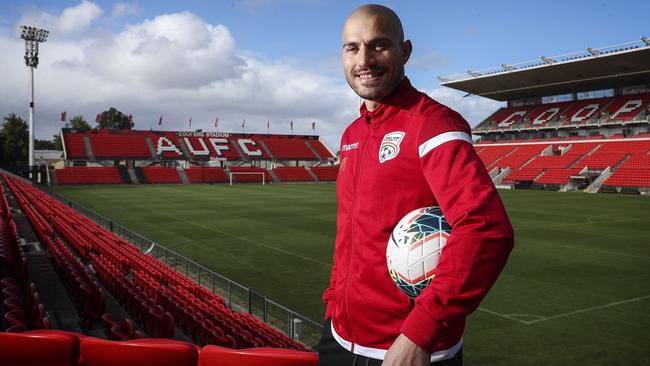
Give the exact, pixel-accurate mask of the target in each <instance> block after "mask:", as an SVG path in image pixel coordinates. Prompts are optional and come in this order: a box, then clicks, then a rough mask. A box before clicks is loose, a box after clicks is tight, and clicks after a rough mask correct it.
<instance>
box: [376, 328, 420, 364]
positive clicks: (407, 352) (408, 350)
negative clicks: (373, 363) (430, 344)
mask: <svg viewBox="0 0 650 366" xmlns="http://www.w3.org/2000/svg"><path fill="white" fill-rule="evenodd" d="M430 363H431V355H430V354H428V353H427V352H426V351H425V350H423V349H422V348H420V347H418V345H416V344H415V343H413V342H412V341H411V340H410V339H408V338H407V337H406V336H405V335H404V334H400V335H399V337H397V339H395V342H393V345H392V346H390V348H389V349H388V352H386V356H385V357H384V362H383V363H382V364H381V365H382V366H426V365H429V364H430Z"/></svg>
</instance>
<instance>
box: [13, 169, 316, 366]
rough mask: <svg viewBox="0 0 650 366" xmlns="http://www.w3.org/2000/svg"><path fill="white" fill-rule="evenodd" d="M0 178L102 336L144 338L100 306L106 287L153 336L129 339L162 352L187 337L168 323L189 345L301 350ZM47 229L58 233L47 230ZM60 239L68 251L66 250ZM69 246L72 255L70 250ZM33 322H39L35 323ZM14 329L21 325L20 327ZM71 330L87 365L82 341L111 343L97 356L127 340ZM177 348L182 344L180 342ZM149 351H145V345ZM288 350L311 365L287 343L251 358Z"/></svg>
mask: <svg viewBox="0 0 650 366" xmlns="http://www.w3.org/2000/svg"><path fill="white" fill-rule="evenodd" d="M4 180H5V182H6V183H7V185H8V187H9V188H10V190H11V192H12V193H13V196H14V198H15V200H16V202H17V204H18V205H20V207H21V208H22V210H23V212H25V213H26V216H27V218H28V220H29V221H30V222H31V224H32V227H33V228H34V231H35V233H36V235H37V236H38V238H39V239H40V241H41V243H42V244H43V246H44V247H45V248H47V249H48V250H49V251H50V253H51V254H52V258H53V262H54V263H55V266H56V267H57V268H58V271H59V273H60V274H61V276H62V278H63V280H64V282H65V283H66V284H67V288H68V291H69V292H70V294H71V297H72V298H74V299H75V302H77V304H78V306H79V310H80V314H82V316H83V317H84V319H85V320H86V321H87V322H88V323H89V324H90V323H91V322H93V321H96V320H98V319H100V318H101V321H102V322H103V324H104V326H105V328H106V329H107V332H106V334H107V337H108V338H109V339H113V340H123V341H127V342H129V340H130V339H134V338H136V339H137V338H142V337H144V333H141V332H139V331H137V330H135V329H134V328H135V326H134V324H133V323H132V322H130V320H129V319H125V320H123V321H121V322H118V321H117V320H115V319H114V318H113V317H112V316H111V315H110V314H107V313H103V312H104V296H103V288H106V289H108V291H109V292H110V293H111V294H112V296H114V297H115V299H116V300H117V301H118V302H119V303H120V304H121V305H122V306H124V308H125V309H126V310H127V311H128V313H129V314H130V315H131V316H132V317H133V319H134V320H135V321H136V322H137V323H138V324H139V325H140V326H141V327H142V329H144V330H145V331H146V333H147V334H149V335H151V336H153V337H157V338H161V339H156V340H147V339H142V340H134V341H130V342H133V344H147V345H152V344H157V345H160V346H161V347H163V349H164V350H165V352H167V351H169V350H171V349H175V348H178V347H180V346H174V345H177V344H187V343H183V342H178V341H177V340H172V339H169V338H171V337H173V336H174V331H175V329H176V328H175V327H178V329H181V330H182V331H183V332H185V334H187V336H188V337H189V339H191V340H193V341H194V342H195V343H196V344H197V346H191V349H193V350H198V349H199V347H200V346H205V345H209V344H212V345H220V346H225V347H230V348H238V349H239V348H250V347H276V348H284V349H293V350H297V351H306V349H305V347H304V346H303V345H302V344H300V343H298V342H295V341H293V340H292V339H290V338H288V337H287V336H285V335H284V334H282V333H280V332H279V331H277V330H276V329H274V328H273V327H271V326H269V325H267V324H265V323H263V322H261V321H260V320H257V319H256V318H254V317H253V316H252V315H250V314H248V313H241V312H235V311H233V310H232V309H230V308H228V307H226V305H225V302H224V300H223V299H222V298H221V297H220V296H218V295H216V294H214V293H212V292H211V291H209V290H207V289H206V288H204V287H202V286H199V285H197V284H196V283H194V282H192V281H190V280H189V279H188V278H186V277H184V276H182V275H181V274H180V273H178V272H177V271H176V270H174V269H172V268H171V267H169V266H167V265H166V264H164V263H162V262H160V261H158V260H157V259H155V258H153V257H150V256H147V255H145V254H143V253H141V252H140V251H139V250H138V249H137V248H136V247H135V246H133V245H132V244H130V243H129V242H127V241H125V240H124V239H122V238H120V237H118V236H116V235H115V234H113V233H111V232H109V231H107V230H106V229H104V228H102V227H100V226H99V225H97V224H96V223H94V222H93V221H91V220H90V219H88V218H86V217H85V216H83V215H81V214H79V213H78V212H76V211H74V210H73V209H71V208H70V207H68V206H66V205H64V204H62V203H61V202H59V201H57V200H56V199H54V198H52V197H50V196H49V195H47V194H46V193H44V192H42V191H40V190H39V189H37V188H35V187H33V186H31V185H29V184H27V183H25V182H24V181H22V180H19V179H17V178H12V177H9V176H4ZM3 197H4V195H3ZM2 206H3V211H2V214H3V215H2V216H3V217H5V216H6V213H5V212H6V211H5V209H4V207H5V206H6V204H5V203H4V201H3V203H2ZM54 233H57V234H58V235H59V237H56V236H53V234H54ZM64 241H65V242H67V243H68V244H69V245H70V247H71V248H74V250H71V249H70V248H69V247H68V246H67V245H66V243H65V242H64ZM75 252H76V253H77V254H78V256H79V257H77V256H76V255H75V254H74V253H75ZM3 253H4V252H3ZM3 258H4V257H3ZM87 260H89V261H90V263H91V264H92V268H93V269H94V271H95V273H96V276H97V278H98V279H99V282H101V285H100V284H99V283H98V282H97V281H95V280H94V278H93V276H91V275H90V273H89V272H88V270H87V268H86V267H85V266H84V264H83V261H87ZM3 268H9V266H3ZM3 274H4V273H3ZM11 281H12V280H4V279H3V286H4V284H5V282H7V284H8V285H7V286H10V285H11V283H12V282H11ZM32 289H33V287H32ZM3 293H4V291H3ZM34 303H38V297H36V300H34V299H32V300H31V301H30V305H29V306H30V309H31V308H34V306H35V305H34ZM37 308H38V309H39V311H40V313H39V314H44V312H43V310H42V309H43V308H42V305H40V307H38V306H37ZM102 313H103V314H102ZM44 319H46V318H44ZM19 320H20V319H19ZM39 321H41V322H42V319H41V320H37V321H34V322H35V324H36V323H37V322H39ZM45 322H46V321H45ZM19 325H20V324H19ZM12 326H13V323H12ZM36 327H46V326H41V325H40V324H36ZM25 329H26V328H25ZM17 330H24V327H22V328H17ZM53 334H57V333H53ZM79 337H80V339H81V353H82V356H83V358H84V360H85V361H86V362H88V363H87V364H88V365H91V364H92V363H91V362H90V360H91V359H92V357H93V356H90V354H88V357H86V355H85V354H84V341H88V342H90V343H92V344H93V345H97V347H99V348H96V351H93V352H99V353H101V351H100V350H99V349H104V350H113V351H111V352H109V351H107V352H108V353H107V354H105V355H104V357H108V354H109V353H114V350H118V349H120V348H119V347H126V346H123V345H124V344H127V343H114V342H111V341H102V340H94V339H92V338H91V337H83V336H81V335H79ZM167 345H171V346H167ZM93 347H95V346H93ZM133 347H136V346H133ZM143 347H144V346H143ZM183 347H185V348H187V346H183ZM89 348H92V347H90V346H89ZM145 348H146V347H145ZM154 348H155V347H154ZM143 349H144V348H141V349H140V350H143ZM188 349H190V348H188ZM131 350H133V352H136V351H137V349H136V348H133V349H131V348H128V347H127V348H125V349H124V351H123V352H124V353H129V352H131ZM120 352H122V351H120ZM143 352H144V351H143ZM150 352H152V351H147V353H150ZM161 352H162V351H161ZM252 354H256V353H255V352H243V353H242V356H241V357H244V358H246V357H253V356H251V355H252ZM143 355H144V353H143ZM296 355H304V356H305V357H306V358H304V359H303V360H309V363H303V364H312V363H313V361H314V355H313V354H312V353H310V352H298V353H293V352H290V351H287V350H282V351H277V350H270V351H269V352H268V354H266V353H264V354H261V355H259V357H260V358H261V359H265V360H266V357H267V356H268V357H270V358H269V359H270V360H271V363H269V365H271V364H278V365H279V364H283V363H281V362H282V360H284V359H285V358H286V357H289V358H290V359H293V358H294V357H297V356H296ZM308 355H311V356H308ZM115 357H116V358H112V359H111V358H106V359H104V361H103V362H107V363H106V364H114V363H115V362H122V361H120V360H126V359H124V358H119V357H121V356H115ZM143 357H144V356H143ZM150 357H154V356H150ZM298 358H300V357H298ZM106 360H112V361H111V362H109V361H106ZM273 360H275V361H273ZM96 362H100V359H99V358H98V359H97V361H96ZM124 362H126V361H124ZM192 362H193V363H192ZM192 362H191V363H190V364H196V362H197V361H196V358H194V359H193V361H192ZM274 362H275V363H274ZM278 362H280V363H278ZM97 364H102V363H97ZM120 364H122V363H120ZM157 364H160V363H157ZM173 364H178V363H173ZM313 364H315V363H313Z"/></svg>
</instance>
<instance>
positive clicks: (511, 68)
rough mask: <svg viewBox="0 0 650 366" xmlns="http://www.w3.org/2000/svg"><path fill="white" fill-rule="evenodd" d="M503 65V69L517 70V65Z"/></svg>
mask: <svg viewBox="0 0 650 366" xmlns="http://www.w3.org/2000/svg"><path fill="white" fill-rule="evenodd" d="M501 67H503V69H504V70H506V71H513V70H517V68H516V67H514V66H510V65H506V64H501Z"/></svg>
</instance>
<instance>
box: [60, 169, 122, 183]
mask: <svg viewBox="0 0 650 366" xmlns="http://www.w3.org/2000/svg"><path fill="white" fill-rule="evenodd" d="M55 173H56V182H57V184H62V185H64V184H121V183H124V181H123V180H122V177H121V176H120V172H119V170H118V169H117V168H116V167H67V168H65V169H56V171H55Z"/></svg>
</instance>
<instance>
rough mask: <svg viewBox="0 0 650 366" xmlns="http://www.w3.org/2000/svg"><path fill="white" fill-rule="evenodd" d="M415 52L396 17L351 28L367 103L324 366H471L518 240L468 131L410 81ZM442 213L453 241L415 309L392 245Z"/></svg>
mask: <svg viewBox="0 0 650 366" xmlns="http://www.w3.org/2000/svg"><path fill="white" fill-rule="evenodd" d="M411 50H412V45H411V42H410V41H408V40H404V31H403V28H402V23H401V22H400V19H399V18H398V16H397V15H396V14H395V13H394V12H393V11H392V10H391V9H389V8H386V7H384V6H380V5H364V6H362V7H360V8H358V9H356V10H354V11H353V12H352V14H351V15H350V16H349V17H348V19H347V21H346V22H345V26H344V27H343V50H342V54H343V67H344V71H345V77H346V79H347V82H348V84H349V85H350V87H351V88H352V89H353V90H354V91H355V92H356V93H357V94H358V95H359V96H360V97H361V98H362V100H363V104H362V105H361V107H360V117H359V118H358V119H357V120H355V121H354V122H352V123H351V124H350V126H348V128H347V129H346V131H345V133H344V134H343V137H342V139H341V147H340V152H341V154H340V166H339V176H338V180H337V187H336V188H337V189H336V191H337V198H338V212H337V234H336V243H335V249H334V266H333V267H332V277H331V281H330V287H329V288H328V289H327V290H326V291H325V294H324V295H323V300H324V301H325V303H326V304H327V310H326V315H325V326H324V329H323V337H322V339H321V342H320V344H319V345H318V351H319V355H320V365H351V364H352V365H355V364H356V365H382V364H383V365H402V366H403V365H429V364H436V365H462V352H461V347H462V344H463V331H464V328H465V319H466V317H467V315H468V314H469V313H471V312H472V311H474V310H475V309H476V308H477V307H478V305H479V302H480V301H481V300H482V299H483V297H484V296H485V295H486V293H487V292H488V290H489V289H490V287H491V286H492V284H493V283H494V281H495V280H496V278H497V276H498V275H499V273H500V272H501V270H502V269H503V267H504V265H505V263H506V259H507V257H508V254H509V253H510V251H511V249H512V247H513V243H514V237H513V231H512V227H511V225H510V221H509V220H508V216H507V215H506V212H505V209H504V207H503V204H502V202H501V199H500V198H499V195H498V194H497V192H496V190H495V188H494V185H493V184H492V180H491V179H490V177H489V176H488V174H487V172H486V170H485V167H484V165H483V163H482V162H481V160H480V159H479V158H478V156H477V154H476V152H475V151H474V148H473V146H472V140H471V138H470V136H471V131H470V128H469V125H468V124H467V122H466V121H465V120H463V118H462V117H461V116H460V115H459V114H458V113H456V112H454V111H453V110H451V109H449V108H447V107H445V106H444V105H441V104H439V103H437V102H436V101H434V100H433V99H431V98H429V97H428V96H427V95H426V94H424V93H421V92H418V91H417V90H416V89H415V88H413V86H411V84H410V82H409V80H408V78H406V77H405V75H404V65H405V64H406V62H407V61H408V59H409V57H410V55H411ZM427 206H440V208H441V209H442V211H443V213H444V215H445V217H446V218H447V221H448V222H449V223H450V224H451V225H452V233H451V236H450V238H449V239H448V241H447V244H446V246H445V248H444V249H443V251H442V254H441V258H440V262H439V264H438V266H437V267H436V270H435V273H434V275H435V277H434V278H433V280H432V282H431V284H430V285H429V286H428V287H426V288H425V289H424V290H423V291H422V293H421V294H420V295H419V296H418V297H417V298H416V299H415V300H412V299H410V298H409V297H407V296H406V295H405V294H403V293H402V292H401V291H400V290H399V289H398V288H397V286H395V284H393V282H392V280H391V278H390V275H389V274H388V269H387V266H386V245H387V242H388V238H389V235H390V233H391V232H392V230H393V228H394V227H395V224H396V223H397V222H398V221H399V220H400V219H401V218H402V217H403V216H404V215H405V214H407V213H408V212H410V211H412V210H415V209H417V208H421V207H427Z"/></svg>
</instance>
